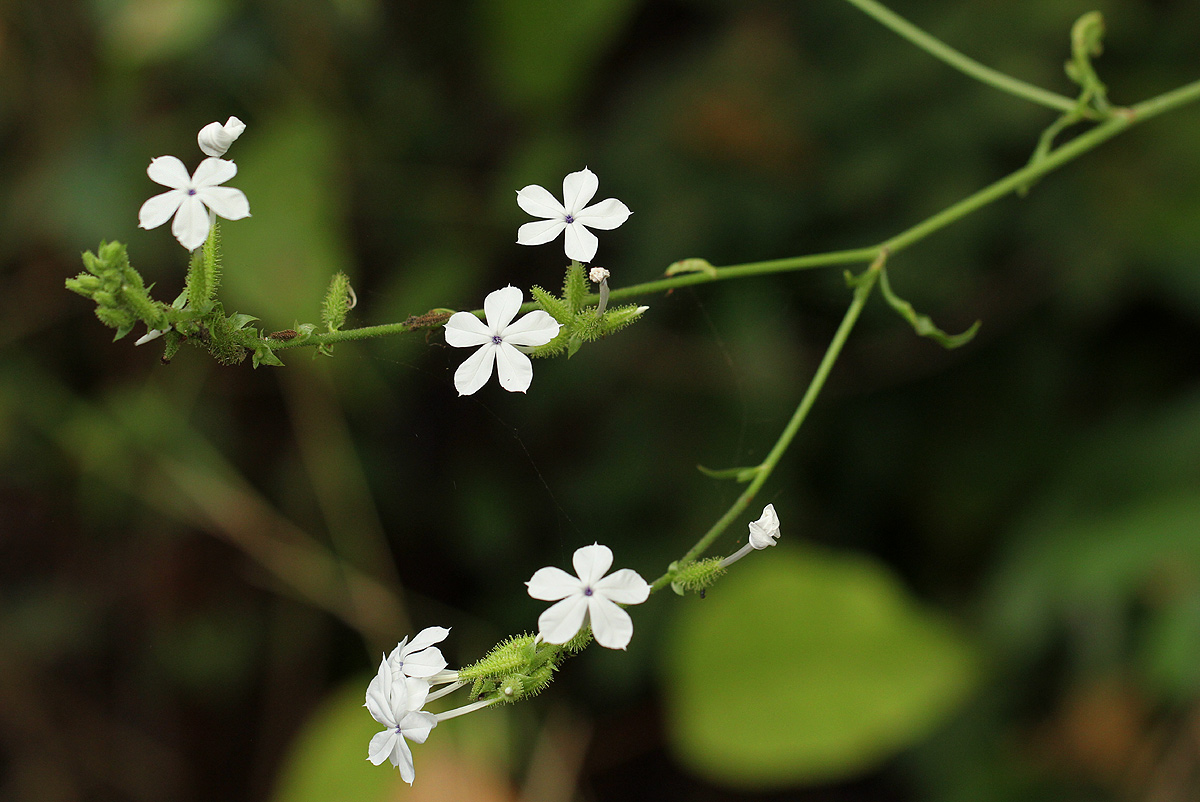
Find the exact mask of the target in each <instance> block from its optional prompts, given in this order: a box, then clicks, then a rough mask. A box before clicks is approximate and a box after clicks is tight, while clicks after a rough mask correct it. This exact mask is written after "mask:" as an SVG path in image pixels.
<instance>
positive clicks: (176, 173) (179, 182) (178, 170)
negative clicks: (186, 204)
mask: <svg viewBox="0 0 1200 802" xmlns="http://www.w3.org/2000/svg"><path fill="white" fill-rule="evenodd" d="M146 175H148V176H150V180H151V181H153V182H154V183H156V184H162V185H163V186H164V187H170V188H171V189H187V188H188V187H189V186H191V184H192V177H191V176H190V175H188V171H187V168H186V167H184V166H183V162H181V161H179V159H177V158H175V157H174V156H159V157H158V158H156V159H151V160H150V166H149V167H147V168H146Z"/></svg>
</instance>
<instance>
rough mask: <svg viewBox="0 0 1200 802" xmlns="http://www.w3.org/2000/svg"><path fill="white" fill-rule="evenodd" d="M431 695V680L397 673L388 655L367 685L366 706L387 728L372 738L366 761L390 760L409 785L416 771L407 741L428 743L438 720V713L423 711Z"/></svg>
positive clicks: (375, 762)
mask: <svg viewBox="0 0 1200 802" xmlns="http://www.w3.org/2000/svg"><path fill="white" fill-rule="evenodd" d="M428 695H429V683H428V682H426V681H425V680H422V679H416V678H413V677H407V676H404V675H403V674H401V675H400V676H398V677H397V676H395V675H394V674H393V672H392V668H391V666H389V665H388V659H387V658H386V657H385V658H383V660H382V661H380V663H379V671H378V672H377V673H376V674H375V678H374V679H372V680H371V684H370V685H368V686H367V701H366V705H365V707H366V708H367V711H368V712H370V714H371V717H372V718H373V719H375V720H376V721H378V722H379V723H380V724H382V725H383V726H384V727H386V728H387V729H385V730H383V731H382V732H377V733H375V737H373V738H372V739H371V745H370V746H369V747H368V750H367V760H369V761H371V762H372V763H373V764H375V765H376V766H378V765H379V764H381V763H383V761H385V760H390V761H391V762H392V765H393V766H395V767H396V768H398V769H400V776H401V777H402V778H403V779H404V781H405V782H406V783H409V784H410V785H411V784H412V781H413V779H414V777H415V775H416V772H415V769H414V767H413V759H412V750H410V749H409V748H408V743H407V742H408V741H413V742H415V743H419V744H423V743H425V739H426V738H428V737H429V731H430V730H432V729H433V728H434V727H436V726H437V723H438V720H437V716H435V715H433V714H432V713H426V712H425V711H423V710H421V708H422V707H423V706H424V705H425V699H426V697H427V696H428Z"/></svg>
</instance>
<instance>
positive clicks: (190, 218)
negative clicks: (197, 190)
mask: <svg viewBox="0 0 1200 802" xmlns="http://www.w3.org/2000/svg"><path fill="white" fill-rule="evenodd" d="M208 226H209V220H208V210H207V209H205V208H204V204H203V203H201V202H200V199H199V198H197V197H196V196H195V195H187V196H185V197H184V199H183V202H182V203H180V204H179V211H177V212H175V222H173V223H171V233H172V234H174V235H175V239H177V240H179V244H180V245H182V246H183V247H185V248H187V249H188V250H189V251H194V250H196V249H197V248H199V247H200V246H201V245H203V244H204V240H206V239H208Z"/></svg>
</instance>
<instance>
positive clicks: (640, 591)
mask: <svg viewBox="0 0 1200 802" xmlns="http://www.w3.org/2000/svg"><path fill="white" fill-rule="evenodd" d="M612 561H613V554H612V551H611V550H610V549H609V548H608V546H601V545H599V544H593V545H591V546H584V547H583V548H581V549H576V551H575V556H574V557H573V558H572V560H571V562H572V563H573V565H574V566H575V573H576V574H577V576H571V575H570V574H568V573H567V572H566V571H564V570H562V569H561V568H539V569H538V570H537V572H536V573H534V575H533V578H532V579H530V580H529V581H528V582H526V583H525V584H526V585H527V586H528V587H529V595H530V596H532V597H533V598H535V599H540V600H541V601H557V602H558V604H555V605H552V606H551V607H549V608H548V609H547V610H546V611H545V612H543V613H542V614H541V616H539V617H538V632H539V634H540V635H541V638H542V640H544V641H545V642H546V643H566V642H567V641H569V640H570V639H571V638H573V637H575V634H576V633H577V632H579V629H580V628H581V627H582V626H583V625H584V624H585V623H586V622H591V625H592V634H593V635H595V636H596V642H597V643H599V644H600V645H601V646H604V647H606V648H609V649H624V648H625V647H626V646H628V645H629V639H630V638H632V637H633V619H631V618H630V617H629V613H627V612H625V611H624V610H622V609H621V608H620V607H618V606H617V605H618V604H641V603H642V602H644V601H645V600H646V599H647V598H649V596H650V585H648V584H647V583H646V580H644V579H642V577H641V576H640V575H639V574H638V573H637V572H636V571H634V570H633V569H631V568H622V569H621V570H619V571H614V572H613V573H611V574H609V575H608V576H604V573H605V572H606V571H608V569H609V568H611V567H612ZM601 577H603V578H601ZM560 599H561V601H559V600H560Z"/></svg>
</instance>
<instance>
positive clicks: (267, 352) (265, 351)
mask: <svg viewBox="0 0 1200 802" xmlns="http://www.w3.org/2000/svg"><path fill="white" fill-rule="evenodd" d="M253 361H254V367H258V366H259V365H273V366H275V367H278V368H281V367H283V361H282V360H281V359H280V358H279V357H277V356H275V352H274V351H272V350H271V349H270V347H269V346H266V345H260V346H258V347H257V348H255V349H254V359H253Z"/></svg>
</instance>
